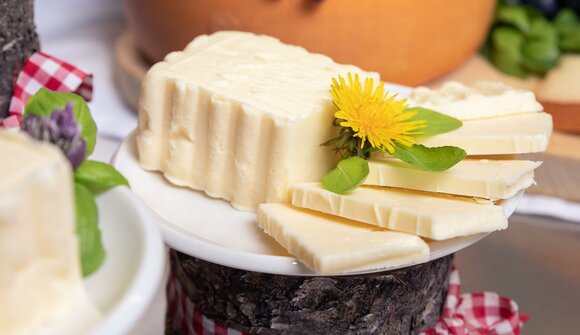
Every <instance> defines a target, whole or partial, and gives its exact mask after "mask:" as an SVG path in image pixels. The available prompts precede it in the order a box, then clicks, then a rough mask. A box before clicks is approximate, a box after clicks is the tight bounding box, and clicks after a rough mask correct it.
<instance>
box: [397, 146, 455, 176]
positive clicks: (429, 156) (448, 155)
mask: <svg viewBox="0 0 580 335" xmlns="http://www.w3.org/2000/svg"><path fill="white" fill-rule="evenodd" d="M393 156H395V157H397V158H399V159H400V160H402V161H403V162H406V163H409V164H411V165H414V166H417V167H419V168H421V169H423V170H429V171H445V170H447V169H449V168H451V167H452V166H454V165H455V164H457V163H459V162H460V161H461V160H462V159H463V158H465V156H466V153H465V150H463V149H461V148H458V147H451V146H444V147H436V148H428V147H426V146H424V145H422V144H415V145H413V146H411V147H405V146H402V145H397V146H396V147H395V152H394V153H393Z"/></svg>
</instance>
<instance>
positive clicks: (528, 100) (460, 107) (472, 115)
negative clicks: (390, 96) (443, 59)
mask: <svg viewBox="0 0 580 335" xmlns="http://www.w3.org/2000/svg"><path fill="white" fill-rule="evenodd" d="M409 103H410V104H411V105H412V106H415V105H416V106H422V107H425V108H429V109H433V110H436V111H438V112H440V113H443V114H447V115H450V116H453V117H455V118H458V119H460V120H473V119H481V118H490V117H496V116H504V115H510V114H520V113H535V112H541V111H542V110H543V107H542V105H540V103H538V102H537V101H536V97H535V95H534V92H532V91H529V90H523V89H517V88H512V87H510V86H507V85H505V84H502V83H500V82H489V81H488V82H486V81H482V82H476V83H475V84H473V86H466V85H463V84H461V83H459V82H456V81H451V82H447V83H445V84H443V85H442V86H441V87H440V88H439V89H430V88H427V87H417V88H416V89H414V90H413V91H412V92H411V95H410V99H409Z"/></svg>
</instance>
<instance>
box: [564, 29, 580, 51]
mask: <svg viewBox="0 0 580 335" xmlns="http://www.w3.org/2000/svg"><path fill="white" fill-rule="evenodd" d="M560 48H561V49H562V51H564V52H575V53H576V52H580V25H579V26H577V27H576V28H574V29H573V30H570V31H567V32H564V33H562V35H561V37H560Z"/></svg>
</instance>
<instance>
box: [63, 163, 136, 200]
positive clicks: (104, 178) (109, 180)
mask: <svg viewBox="0 0 580 335" xmlns="http://www.w3.org/2000/svg"><path fill="white" fill-rule="evenodd" d="M74 177H75V182H77V183H80V184H83V185H84V186H86V187H87V188H88V189H89V190H91V191H92V192H102V191H106V190H108V189H110V188H111V187H114V186H119V185H124V186H127V187H129V182H128V181H127V179H125V177H123V175H122V174H121V173H119V172H118V171H117V170H115V168H114V167H112V166H111V165H109V164H106V163H102V162H97V161H93V160H85V161H84V162H83V163H82V164H81V165H80V166H79V167H78V168H77V169H76V171H75V175H74Z"/></svg>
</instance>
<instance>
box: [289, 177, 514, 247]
mask: <svg viewBox="0 0 580 335" xmlns="http://www.w3.org/2000/svg"><path fill="white" fill-rule="evenodd" d="M292 204H293V205H294V206H297V207H302V208H308V209H312V210H315V211H319V212H323V213H327V214H332V215H337V216H340V217H344V218H348V219H352V220H356V221H360V222H364V223H368V224H372V225H375V226H379V227H384V228H388V229H392V230H395V231H400V232H405V233H410V234H416V235H419V236H423V237H427V238H430V239H433V240H445V239H449V238H453V237H457V236H466V235H472V234H477V233H483V232H491V231H495V230H500V229H505V228H507V219H506V217H505V215H504V212H503V208H502V207H500V206H496V205H494V204H493V202H491V201H488V200H475V199H471V198H463V197H451V196H436V195H434V194H432V193H420V192H414V191H406V190H399V189H388V188H373V187H359V188H357V189H356V190H354V191H351V192H347V193H345V194H343V195H339V194H336V193H334V192H331V191H328V190H326V189H324V188H323V187H322V185H320V184H318V183H302V184H295V185H292Z"/></svg>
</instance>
